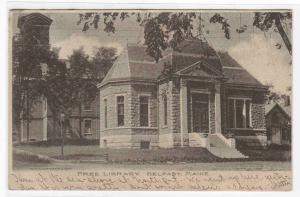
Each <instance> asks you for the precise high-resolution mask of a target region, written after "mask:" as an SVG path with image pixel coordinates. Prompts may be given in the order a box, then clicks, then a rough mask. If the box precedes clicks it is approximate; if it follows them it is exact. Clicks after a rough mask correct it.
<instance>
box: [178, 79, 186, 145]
mask: <svg viewBox="0 0 300 197" xmlns="http://www.w3.org/2000/svg"><path fill="white" fill-rule="evenodd" d="M187 107H188V104H187V83H186V81H184V80H183V79H181V80H180V137H181V139H180V142H181V147H183V146H184V135H185V134H187V133H188V118H187V117H188V111H187Z"/></svg>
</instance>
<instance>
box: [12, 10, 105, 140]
mask: <svg viewBox="0 0 300 197" xmlns="http://www.w3.org/2000/svg"><path fill="white" fill-rule="evenodd" d="M51 23H52V20H51V19H50V18H48V17H47V16H45V15H43V14H40V13H32V14H28V15H23V16H21V17H19V19H18V28H19V34H18V35H17V36H15V39H20V38H22V37H23V38H28V39H32V38H30V36H32V34H34V36H35V37H34V39H37V41H38V43H39V44H41V45H45V46H46V45H47V46H49V29H50V25H51ZM46 67H47V65H45V64H41V65H37V69H36V70H37V71H38V72H35V73H33V78H35V77H37V78H38V77H40V76H39V75H42V73H43V72H45V70H47V68H46ZM32 82H34V80H33V81H32ZM98 100H99V95H98V96H97V98H96V99H95V100H94V101H92V102H91V103H82V105H80V106H78V107H77V108H74V109H73V110H72V114H71V116H70V119H69V120H68V121H67V122H66V123H65V124H66V125H67V129H66V136H67V137H69V138H75V139H76V138H79V137H80V135H81V137H82V138H86V139H99V128H100V126H99V102H98ZM27 108H28V106H27ZM29 111H30V114H24V115H23V117H22V119H21V141H22V142H30V141H46V140H50V139H57V138H59V139H60V138H61V136H60V127H59V125H58V123H54V122H53V116H52V114H51V111H50V109H49V105H48V103H47V99H45V98H43V97H41V98H40V99H39V102H37V103H36V104H35V105H34V106H33V107H32V109H30V110H29ZM24 113H27V109H25V110H24Z"/></svg>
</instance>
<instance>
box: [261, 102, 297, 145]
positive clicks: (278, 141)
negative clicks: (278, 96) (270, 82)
mask: <svg viewBox="0 0 300 197" xmlns="http://www.w3.org/2000/svg"><path fill="white" fill-rule="evenodd" d="M266 128H267V137H268V144H270V145H271V144H275V145H291V142H292V141H291V140H292V138H291V105H290V102H289V97H287V99H286V101H285V102H284V103H281V104H278V103H271V104H268V105H266Z"/></svg>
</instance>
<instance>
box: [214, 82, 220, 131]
mask: <svg viewBox="0 0 300 197" xmlns="http://www.w3.org/2000/svg"><path fill="white" fill-rule="evenodd" d="M215 133H221V88H220V84H215Z"/></svg>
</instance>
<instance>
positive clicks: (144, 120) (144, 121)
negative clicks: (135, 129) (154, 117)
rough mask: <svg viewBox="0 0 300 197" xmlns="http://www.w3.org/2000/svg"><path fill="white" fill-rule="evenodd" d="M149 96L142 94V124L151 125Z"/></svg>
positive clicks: (144, 125) (143, 125)
mask: <svg viewBox="0 0 300 197" xmlns="http://www.w3.org/2000/svg"><path fill="white" fill-rule="evenodd" d="M148 113H149V97H148V96H141V97H140V126H141V127H147V126H149V115H148Z"/></svg>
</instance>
